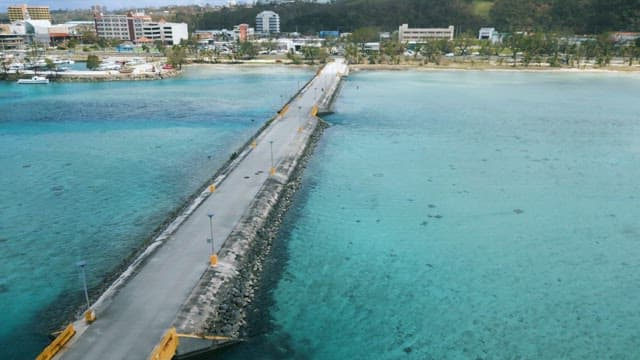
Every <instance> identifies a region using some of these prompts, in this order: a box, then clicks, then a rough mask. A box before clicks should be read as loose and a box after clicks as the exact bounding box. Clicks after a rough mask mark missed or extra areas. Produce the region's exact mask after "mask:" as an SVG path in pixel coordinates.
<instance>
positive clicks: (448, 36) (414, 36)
mask: <svg viewBox="0 0 640 360" xmlns="http://www.w3.org/2000/svg"><path fill="white" fill-rule="evenodd" d="M453 35H454V27H453V25H451V26H449V27H448V28H410V27H409V25H407V24H402V25H400V28H399V29H398V40H399V41H400V42H402V43H408V42H416V43H419V42H424V41H427V40H441V39H444V40H453Z"/></svg>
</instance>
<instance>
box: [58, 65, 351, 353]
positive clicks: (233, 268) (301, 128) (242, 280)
mask: <svg viewBox="0 0 640 360" xmlns="http://www.w3.org/2000/svg"><path fill="white" fill-rule="evenodd" d="M342 67H344V64H343V63H341V62H337V63H335V64H333V63H332V64H330V67H329V68H328V69H326V71H322V72H319V73H318V74H317V76H315V77H314V78H313V79H312V80H310V81H309V82H308V83H307V84H306V85H305V86H304V87H303V88H302V89H301V90H300V91H299V92H298V93H297V94H296V95H294V97H292V99H291V100H290V102H289V103H290V104H291V108H289V103H288V104H287V105H285V106H284V107H283V108H282V109H281V110H280V111H279V114H278V115H277V116H275V117H274V118H272V119H271V120H270V121H267V122H266V124H265V125H264V127H263V128H262V129H260V130H259V131H258V134H257V136H255V137H254V138H252V139H250V140H249V141H248V142H247V144H245V146H244V147H243V148H242V149H241V150H240V151H238V152H234V153H233V154H232V156H231V157H230V159H229V161H228V162H227V163H226V164H225V165H224V166H223V167H222V168H221V169H220V171H219V172H218V173H217V174H216V176H215V177H214V179H212V181H211V182H208V183H207V185H212V186H210V187H207V188H205V189H204V190H202V191H200V193H199V194H196V195H195V196H194V199H193V201H191V202H190V203H189V204H188V205H187V206H185V208H184V209H183V210H181V211H180V213H179V214H178V216H177V217H176V218H175V219H174V220H173V221H171V222H170V223H169V224H167V225H166V227H165V228H164V229H163V230H162V231H161V232H160V234H158V235H157V236H156V237H155V238H154V239H153V241H152V242H151V243H150V244H149V246H147V247H146V248H145V249H144V250H143V251H142V252H141V253H140V254H139V255H138V256H137V257H136V258H135V259H134V260H133V263H132V264H131V265H130V266H128V267H127V268H126V270H125V271H123V273H122V274H121V275H120V276H119V277H118V278H117V279H116V280H115V281H114V283H112V284H111V285H110V286H109V288H108V289H107V290H106V291H105V292H104V293H103V294H102V295H101V296H100V298H99V299H98V300H97V301H96V302H95V303H94V304H93V305H92V309H93V310H95V313H96V314H97V318H98V320H97V321H96V323H95V324H94V325H88V324H86V323H84V322H83V321H82V320H78V321H76V322H75V323H74V326H76V330H77V335H76V336H75V337H74V339H73V340H72V341H71V342H70V343H69V345H68V350H66V351H64V354H63V356H64V357H65V358H68V359H81V358H86V357H87V356H93V355H97V354H100V353H103V352H104V351H106V349H108V348H109V349H112V350H114V351H113V352H112V354H110V355H111V357H110V358H113V359H122V358H127V357H128V356H133V357H136V358H137V357H139V356H143V354H145V353H146V354H148V352H147V351H150V350H149V349H151V348H152V346H153V345H154V344H156V342H157V341H158V339H159V338H160V335H159V334H160V333H164V332H165V330H166V329H168V328H173V327H177V328H178V333H181V334H183V335H181V336H182V337H186V338H189V337H192V336H198V335H227V336H230V337H233V338H237V337H238V336H239V335H240V334H241V332H242V330H241V328H242V326H243V325H244V324H245V319H246V313H245V312H246V305H247V304H250V303H251V301H252V297H253V292H254V288H255V284H256V282H257V278H258V277H259V275H260V271H261V268H262V262H263V260H264V259H265V256H268V255H267V254H268V250H269V247H270V245H271V240H272V239H273V236H274V234H275V233H276V231H277V229H278V226H279V224H280V221H281V220H280V219H281V216H282V214H283V213H284V211H285V210H286V208H287V206H288V203H289V202H290V199H291V195H292V194H293V193H294V192H295V189H296V188H297V184H298V182H297V181H293V179H297V178H299V177H300V174H301V173H302V169H304V164H305V161H304V160H305V159H307V158H308V156H309V154H310V153H311V149H312V148H313V144H315V140H316V139H318V138H319V136H320V134H321V130H322V129H323V128H324V126H323V125H321V124H322V122H321V120H320V119H319V118H317V117H315V116H313V114H315V113H316V112H317V107H316V106H315V101H316V99H315V96H312V95H314V93H313V92H310V91H309V90H310V89H311V87H314V89H315V88H321V87H322V88H323V89H325V90H327V91H326V92H325V95H326V96H332V95H333V94H331V93H330V92H333V91H335V89H337V84H335V82H339V80H340V77H337V78H336V73H337V71H340V69H342ZM336 69H338V70H336ZM330 89H333V90H330ZM274 140H275V142H276V143H277V144H279V147H278V148H277V149H276V150H277V151H276V160H277V162H276V163H274V161H273V160H274V153H273V142H274ZM254 141H255V143H254ZM270 143H271V145H270ZM256 144H257V145H256ZM270 147H271V164H272V166H276V168H273V170H271V171H270V172H269V174H266V173H265V172H263V171H262V170H261V171H258V172H256V173H255V174H254V175H255V176H256V177H251V176H246V175H247V174H248V173H253V172H254V171H255V170H254V169H261V168H262V169H264V167H263V166H265V164H268V162H269V152H270V151H269V148H270ZM254 179H255V180H254ZM218 188H220V189H219V190H217V189H218ZM212 209H213V210H212ZM211 211H213V212H215V214H216V219H222V220H217V221H218V223H217V225H216V229H217V231H218V232H219V233H220V235H219V236H220V237H218V238H221V239H224V243H223V244H218V245H221V246H220V247H219V250H217V255H218V260H217V265H216V266H215V267H211V266H205V264H203V263H201V262H200V261H201V259H202V258H203V257H204V256H206V253H205V254H203V251H202V249H201V245H200V243H199V242H197V241H194V240H193V239H198V238H205V237H206V235H208V233H209V231H208V229H207V228H208V226H206V225H205V224H206V223H207V220H205V219H206V218H207V215H208V214H211ZM208 216H209V221H208V222H209V223H210V224H209V225H210V226H213V225H211V218H212V217H213V215H208ZM211 231H212V230H211ZM211 251H213V243H212V247H211ZM152 257H153V261H148V260H149V259H151V258H152ZM212 259H213V258H212ZM207 263H208V262H207ZM212 263H214V264H215V262H214V261H213V260H212ZM166 264H172V265H171V266H166ZM134 275H135V276H134ZM167 291H170V292H171V294H172V295H171V296H167V295H168V293H167ZM152 294H153V295H152ZM174 294H175V295H174ZM145 297H146V298H148V300H146V301H137V300H135V299H141V298H145ZM101 319H102V320H101ZM129 332H131V333H137V334H138V336H136V337H128V336H123V334H124V333H129ZM185 342H186V341H185ZM176 343H177V342H176ZM181 343H182V341H181Z"/></svg>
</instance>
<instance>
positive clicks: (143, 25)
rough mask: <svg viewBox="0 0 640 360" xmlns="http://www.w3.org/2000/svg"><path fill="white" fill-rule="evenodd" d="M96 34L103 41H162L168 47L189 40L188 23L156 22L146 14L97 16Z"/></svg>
mask: <svg viewBox="0 0 640 360" xmlns="http://www.w3.org/2000/svg"><path fill="white" fill-rule="evenodd" d="M94 19H95V24H96V33H97V35H98V37H99V38H102V39H117V40H125V41H133V42H135V41H136V40H137V39H142V38H146V39H148V40H152V41H156V40H160V41H162V42H163V43H164V44H167V45H176V44H179V43H180V41H181V40H182V39H185V40H186V39H188V38H189V33H188V29H187V24H186V23H167V22H154V21H152V20H151V17H150V16H147V15H145V14H144V13H135V14H134V13H129V14H127V15H96V16H95V18H94Z"/></svg>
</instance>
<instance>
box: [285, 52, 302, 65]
mask: <svg viewBox="0 0 640 360" xmlns="http://www.w3.org/2000/svg"><path fill="white" fill-rule="evenodd" d="M287 59H289V60H291V62H292V63H293V64H295V65H298V64H301V63H302V60H301V59H300V57H299V56H298V55H296V52H295V50H294V49H291V50H289V51H288V52H287Z"/></svg>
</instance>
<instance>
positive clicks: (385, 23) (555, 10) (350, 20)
mask: <svg viewBox="0 0 640 360" xmlns="http://www.w3.org/2000/svg"><path fill="white" fill-rule="evenodd" d="M263 10H273V11H276V12H277V13H278V14H280V17H281V30H282V31H283V32H292V31H298V32H302V33H315V32H318V31H320V30H340V31H353V30H355V29H358V28H362V27H375V28H377V29H379V30H385V31H393V30H395V29H397V27H398V26H399V25H401V24H403V23H408V24H409V25H410V26H412V27H421V26H424V27H440V26H448V25H455V26H456V28H457V31H458V32H467V31H469V32H474V33H475V31H477V28H478V27H480V26H493V27H496V28H497V29H498V30H501V31H547V32H548V31H554V32H568V33H578V34H587V33H592V34H594V33H602V32H607V31H640V0H495V1H488V0H401V1H399V0H335V1H333V2H332V3H328V4H325V3H313V2H302V1H300V2H295V3H290V4H282V5H274V6H271V5H269V6H267V5H261V6H256V7H253V8H249V7H238V8H232V9H230V8H225V9H223V10H221V11H215V12H207V13H204V14H200V15H197V16H196V17H195V18H193V17H191V16H189V17H188V18H187V17H186V16H185V17H184V18H183V19H182V20H183V21H187V22H189V23H190V25H191V26H193V27H192V28H197V29H219V28H228V29H229V28H232V27H233V26H234V25H237V24H239V23H248V24H254V23H255V16H256V15H257V14H258V12H260V11H263Z"/></svg>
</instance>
